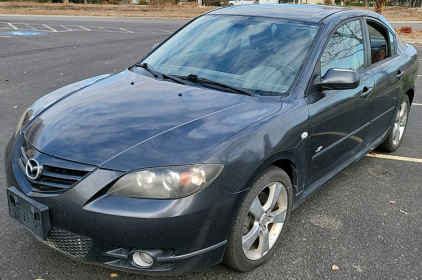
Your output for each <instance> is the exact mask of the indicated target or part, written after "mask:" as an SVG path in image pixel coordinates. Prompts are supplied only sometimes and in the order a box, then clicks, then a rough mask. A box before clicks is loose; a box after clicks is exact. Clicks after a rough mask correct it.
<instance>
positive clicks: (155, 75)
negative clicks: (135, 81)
mask: <svg viewBox="0 0 422 280" xmlns="http://www.w3.org/2000/svg"><path fill="white" fill-rule="evenodd" d="M136 66H139V67H142V68H144V69H145V70H147V71H148V72H150V73H151V74H152V75H153V76H154V77H155V78H159V76H161V77H162V78H164V79H170V80H173V81H175V82H177V83H179V84H182V85H185V84H186V83H185V82H184V81H183V80H182V79H180V78H177V77H175V76H172V75H169V74H163V73H160V72H157V71H155V70H154V68H152V66H151V65H149V64H148V63H146V62H144V63H140V64H136Z"/></svg>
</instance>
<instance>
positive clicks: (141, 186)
mask: <svg viewBox="0 0 422 280" xmlns="http://www.w3.org/2000/svg"><path fill="white" fill-rule="evenodd" d="M222 169H223V165H222V164H195V165H183V166H169V167H158V168H151V169H143V170H138V171H133V172H130V173H128V174H126V175H125V176H123V177H122V178H120V179H119V180H118V181H117V182H116V183H115V184H114V185H113V186H112V187H111V188H110V190H109V191H108V194H113V195H120V196H129V197H140V198H158V199H172V198H182V197H186V196H189V195H191V194H194V193H196V192H199V191H200V190H203V189H204V188H206V187H208V186H209V185H210V184H211V183H212V182H213V181H214V180H215V178H217V176H218V175H219V174H220V172H221V170H222Z"/></svg>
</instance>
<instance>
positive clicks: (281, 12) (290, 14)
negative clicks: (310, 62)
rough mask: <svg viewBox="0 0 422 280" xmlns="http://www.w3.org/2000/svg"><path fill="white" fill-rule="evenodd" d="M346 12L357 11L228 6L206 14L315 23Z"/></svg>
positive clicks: (279, 6) (286, 5)
mask: <svg viewBox="0 0 422 280" xmlns="http://www.w3.org/2000/svg"><path fill="white" fill-rule="evenodd" d="M348 11H350V12H352V13H354V14H356V11H357V10H353V9H346V8H340V7H334V6H323V5H304V4H268V5H239V6H228V7H224V8H220V9H216V10H213V11H211V12H209V13H208V14H215V15H217V14H218V15H246V16H262V17H272V18H282V19H287V20H299V21H307V22H315V23H317V22H321V21H322V20H324V19H325V18H327V17H329V16H331V15H333V14H336V13H339V12H348Z"/></svg>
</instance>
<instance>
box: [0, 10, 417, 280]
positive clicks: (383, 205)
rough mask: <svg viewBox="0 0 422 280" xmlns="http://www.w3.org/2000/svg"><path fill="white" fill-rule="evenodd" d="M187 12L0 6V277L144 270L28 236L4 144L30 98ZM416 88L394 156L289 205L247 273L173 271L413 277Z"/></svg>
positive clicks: (114, 64) (142, 44)
mask: <svg viewBox="0 0 422 280" xmlns="http://www.w3.org/2000/svg"><path fill="white" fill-rule="evenodd" d="M185 22H186V21H174V20H171V21H170V20H148V19H111V18H59V17H19V16H0V225H1V227H0V279H4V280H9V279H31V280H32V279H45V280H49V279H91V280H95V279H111V278H113V279H150V278H152V277H146V276H142V275H136V274H128V273H123V272H119V271H115V270H112V269H109V268H104V267H100V266H95V265H89V264H83V263H80V262H76V261H73V260H71V259H69V258H67V257H65V256H63V255H61V254H60V253H58V252H56V251H54V250H52V249H50V248H48V247H47V246H45V245H43V244H41V243H39V242H38V241H36V239H35V238H34V237H33V236H32V235H31V234H30V233H29V232H27V231H26V230H25V229H23V228H22V227H21V226H20V225H18V224H17V223H16V222H14V221H13V220H12V219H11V218H9V216H8V210H7V199H6V182H5V177H4V172H3V169H4V162H3V156H4V155H3V153H4V148H5V146H6V143H7V141H8V140H9V138H10V136H11V135H12V134H13V133H14V132H15V129H16V124H17V122H18V120H19V118H20V116H21V114H22V113H23V112H24V110H25V109H26V108H27V107H28V106H29V105H31V104H32V103H33V102H34V101H35V100H37V99H38V98H40V97H42V96H43V95H45V94H47V93H49V92H51V91H53V90H55V89H57V88H60V87H62V86H65V85H67V84H70V83H73V82H76V81H79V80H82V79H85V78H88V77H93V76H97V75H100V74H105V73H113V72H117V71H121V70H123V69H125V68H127V67H128V66H130V65H131V64H133V63H135V62H136V61H137V60H139V59H140V58H141V57H142V56H144V55H146V54H147V53H148V52H149V50H150V49H151V47H152V46H153V45H154V43H158V42H161V41H163V40H164V39H165V38H166V37H167V36H168V35H169V34H171V32H173V31H175V30H176V29H178V28H179V27H180V26H182V25H183V24H184V23H185ZM417 48H418V53H419V57H420V59H422V46H418V47H417ZM419 73H422V71H419ZM421 89H422V77H419V78H418V80H417V90H416V95H415V99H414V105H413V106H412V109H411V112H410V119H409V122H408V127H407V131H406V133H405V139H404V141H403V143H402V146H401V147H400V148H399V149H398V150H397V151H396V152H395V153H393V154H391V156H394V157H392V158H387V157H386V156H384V155H379V154H378V152H377V151H375V153H376V156H375V157H365V158H364V159H362V160H361V161H359V162H358V163H356V164H354V165H352V166H350V167H348V168H346V169H345V170H344V171H343V172H341V173H340V174H339V175H337V176H336V177H334V178H333V179H332V180H331V181H329V182H328V183H327V184H326V186H325V187H324V188H323V189H322V190H321V191H320V192H318V193H317V194H316V195H314V196H313V197H312V198H310V199H309V200H308V201H307V202H305V203H304V204H303V205H301V206H300V207H299V208H298V209H297V210H296V211H295V212H293V213H292V217H291V220H290V225H289V229H288V231H287V233H286V235H285V239H284V240H283V242H282V244H281V246H280V247H279V248H277V250H276V252H275V255H274V256H273V257H272V258H271V259H270V260H269V261H268V262H267V263H265V264H264V265H263V266H261V267H259V268H258V269H257V270H255V271H252V272H249V273H238V272H235V271H233V270H231V269H229V268H227V267H226V266H224V265H217V266H215V267H212V268H209V269H206V270H202V271H199V272H196V273H192V274H189V275H184V276H180V277H176V278H174V279H184V280H188V279H421V278H422V231H421V227H422V204H421V201H422V192H421V189H422V180H421V179H422V172H421V171H422V148H421V142H420V139H422V129H421V123H422V90H421ZM333 265H336V266H337V267H338V270H333V269H332V266H333Z"/></svg>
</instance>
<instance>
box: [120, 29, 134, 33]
mask: <svg viewBox="0 0 422 280" xmlns="http://www.w3.org/2000/svg"><path fill="white" fill-rule="evenodd" d="M119 29H120V30H123V31H126V32H129V33H135V32H133V31H130V30H126V29H124V28H119Z"/></svg>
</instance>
